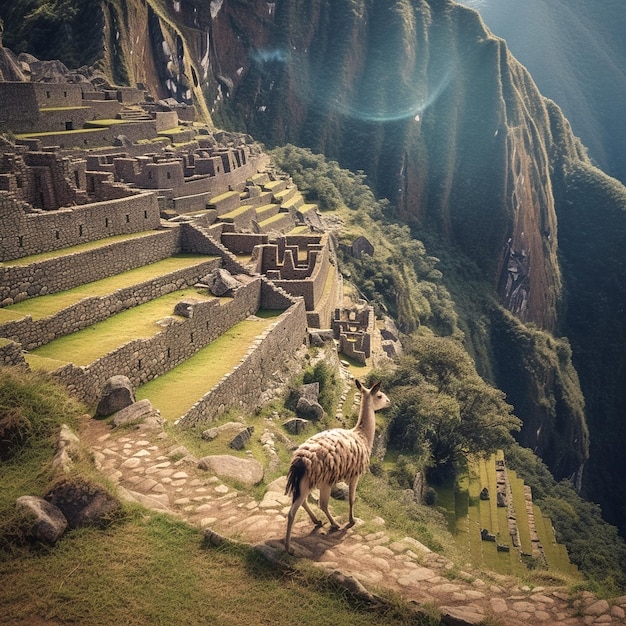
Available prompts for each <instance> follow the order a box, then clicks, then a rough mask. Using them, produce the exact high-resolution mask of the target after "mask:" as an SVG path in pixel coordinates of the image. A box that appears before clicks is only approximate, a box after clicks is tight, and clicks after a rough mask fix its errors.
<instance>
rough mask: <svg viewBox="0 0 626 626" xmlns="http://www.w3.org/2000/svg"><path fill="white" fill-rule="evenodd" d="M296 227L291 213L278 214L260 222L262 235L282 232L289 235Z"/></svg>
mask: <svg viewBox="0 0 626 626" xmlns="http://www.w3.org/2000/svg"><path fill="white" fill-rule="evenodd" d="M293 227H294V221H293V218H292V217H291V214H290V213H283V212H280V213H277V214H276V215H274V216H272V217H270V218H268V219H265V220H262V221H261V222H259V228H260V230H261V232H262V233H270V232H281V233H287V232H289V231H290V230H291V229H292V228H293Z"/></svg>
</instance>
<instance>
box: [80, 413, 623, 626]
mask: <svg viewBox="0 0 626 626" xmlns="http://www.w3.org/2000/svg"><path fill="white" fill-rule="evenodd" d="M81 437H82V439H83V441H85V443H86V444H87V445H88V446H89V447H90V448H91V450H92V451H93V455H94V459H95V461H96V464H97V467H98V468H99V470H100V471H101V472H103V473H104V474H105V475H106V476H107V477H108V478H109V479H110V480H111V481H113V482H114V483H116V484H117V485H118V487H119V488H120V492H121V493H122V495H123V496H124V497H126V498H127V499H130V500H134V501H137V502H139V503H141V504H143V505H145V506H146V507H148V508H150V509H154V510H157V511H162V512H167V513H170V514H173V515H176V516H178V517H180V518H182V519H184V520H186V521H187V522H189V523H190V524H194V525H196V526H198V527H200V528H202V529H211V530H213V531H215V532H216V533H218V534H219V535H221V536H223V537H226V538H230V539H236V540H240V541H244V542H246V543H249V544H252V545H257V544H261V545H265V546H266V547H268V546H269V547H270V548H274V549H276V550H277V553H276V554H277V555H278V556H280V555H281V554H284V553H282V550H283V544H282V537H283V534H284V532H285V526H286V513H287V510H288V508H289V504H290V499H289V498H288V497H286V496H285V495H284V485H285V481H284V478H281V479H278V480H276V481H274V482H273V483H272V484H270V485H269V486H268V488H267V490H266V493H265V495H264V497H263V499H262V500H261V501H260V502H259V501H257V500H255V499H254V498H253V497H251V496H250V495H247V494H244V493H240V492H238V491H236V490H235V489H233V488H232V487H229V486H227V485H226V484H224V483H223V482H222V481H221V480H220V479H219V478H217V477H216V476H214V475H211V474H210V473H208V472H205V471H202V470H199V469H198V468H197V460H196V459H193V458H192V457H190V456H189V455H188V453H187V451H186V450H185V449H184V448H182V447H181V446H180V445H179V444H178V443H177V442H175V441H174V440H173V439H172V438H171V437H170V436H169V435H168V434H167V433H166V432H164V431H163V429H162V428H161V427H160V426H157V427H155V426H150V427H148V426H142V427H139V428H135V429H128V428H117V429H112V428H111V427H110V426H109V425H108V424H106V423H104V422H101V421H97V420H94V419H87V418H85V421H84V423H83V425H82V428H81ZM266 445H267V447H268V448H270V453H271V438H270V441H269V442H267V443H266ZM377 522H378V523H379V526H380V530H379V531H378V532H375V533H372V534H369V535H366V536H361V535H360V534H359V533H358V532H355V531H356V529H357V528H358V526H357V527H355V528H352V529H341V530H339V531H337V532H334V533H328V532H327V531H325V530H324V527H322V528H321V529H318V530H314V529H313V528H312V525H311V523H310V521H309V519H308V516H307V515H306V514H304V512H303V511H302V510H301V511H300V512H299V514H298V516H297V519H296V523H295V524H294V530H293V539H292V542H293V546H294V549H295V550H296V554H297V555H298V556H299V557H302V558H307V559H309V560H311V561H312V562H314V563H316V564H317V565H318V566H319V567H321V568H323V569H325V570H327V571H328V572H331V573H332V572H335V571H339V572H340V573H341V574H343V575H345V576H350V577H352V578H354V579H356V580H357V581H359V582H360V583H361V584H362V585H364V586H365V587H366V588H367V589H369V590H375V589H376V588H379V589H381V588H387V589H390V590H393V591H395V592H397V593H399V594H400V595H401V596H402V597H403V598H404V599H406V600H412V601H415V602H417V603H419V604H423V603H429V604H431V605H434V606H437V607H438V608H439V609H440V610H441V613H442V617H443V620H444V623H446V624H479V623H480V622H481V621H483V620H484V619H485V618H487V617H491V618H492V620H493V623H495V624H502V625H503V626H522V625H523V626H528V625H535V624H546V625H549V624H562V625H563V626H574V625H591V624H626V619H625V609H626V596H624V597H621V598H617V599H615V600H614V601H612V602H611V603H609V602H607V601H605V600H597V599H596V598H594V597H593V596H592V595H591V594H589V593H584V594H583V595H582V596H580V597H579V598H577V599H576V600H573V599H572V598H571V597H570V596H569V594H568V592H567V590H566V589H564V588H547V587H546V588H539V587H535V588H534V589H530V588H528V587H519V586H518V585H517V583H516V582H513V581H512V579H509V578H507V577H504V576H496V577H495V578H494V579H493V580H496V581H497V583H495V584H494V583H493V580H490V581H489V582H485V581H483V580H481V579H479V578H476V577H474V576H472V575H470V574H464V573H461V574H460V575H459V573H458V571H456V570H455V574H454V575H453V574H452V572H451V570H452V568H453V564H452V563H451V562H450V561H448V559H446V558H445V557H443V556H440V555H438V554H435V553H433V552H431V551H430V550H429V549H428V548H427V547H426V546H424V545H422V544H421V543H420V542H419V541H417V540H415V539H413V538H411V537H406V538H404V539H402V540H401V541H392V540H391V539H390V537H389V536H388V535H387V533H386V531H385V523H384V520H382V519H379V520H377ZM326 528H328V527H327V526H326ZM286 558H288V557H286ZM455 619H456V620H457V621H455Z"/></svg>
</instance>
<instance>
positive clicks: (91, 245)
mask: <svg viewBox="0 0 626 626" xmlns="http://www.w3.org/2000/svg"><path fill="white" fill-rule="evenodd" d="M156 232H157V231H156V230H144V231H141V232H139V233H130V234H128V235H113V236H111V237H105V238H104V239H97V240H95V241H86V242H85V243H79V244H77V245H75V246H68V247H67V248H62V249H60V250H49V251H47V252H40V253H39V254H31V255H30V256H24V257H20V258H19V259H13V260H11V261H3V262H0V266H3V265H4V266H13V265H30V264H31V263H38V262H39V261H47V260H49V259H54V258H56V257H61V256H67V255H70V254H77V253H78V252H86V251H88V250H95V249H97V248H104V247H105V246H108V245H109V244H112V243H119V242H120V241H129V240H131V239H139V238H140V237H145V235H147V234H149V233H156Z"/></svg>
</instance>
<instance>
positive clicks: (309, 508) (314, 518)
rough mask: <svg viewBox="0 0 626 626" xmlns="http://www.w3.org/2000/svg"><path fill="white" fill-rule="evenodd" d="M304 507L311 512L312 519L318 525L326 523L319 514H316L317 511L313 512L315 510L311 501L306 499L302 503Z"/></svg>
mask: <svg viewBox="0 0 626 626" xmlns="http://www.w3.org/2000/svg"><path fill="white" fill-rule="evenodd" d="M302 508H303V509H304V510H305V511H306V512H307V513H308V514H309V517H310V518H311V521H312V522H313V523H314V524H315V525H316V526H321V525H322V524H323V523H324V522H322V520H321V519H319V518H318V517H317V515H315V513H313V511H312V510H311V507H310V506H309V503H308V502H307V501H306V500H305V501H304V502H303V503H302Z"/></svg>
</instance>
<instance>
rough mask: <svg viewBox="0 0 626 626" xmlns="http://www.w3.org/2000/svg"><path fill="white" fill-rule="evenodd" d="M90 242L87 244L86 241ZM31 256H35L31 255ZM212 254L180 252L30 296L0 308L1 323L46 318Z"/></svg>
mask: <svg viewBox="0 0 626 626" xmlns="http://www.w3.org/2000/svg"><path fill="white" fill-rule="evenodd" d="M85 245H87V244H85ZM29 258H32V257H29ZM212 258H213V257H210V256H206V255H199V254H178V255H175V256H171V257H168V258H167V259H163V260H162V261H157V262H156V263H150V264H149V265H144V266H142V267H137V268H135V269H132V270H128V271H126V272H122V273H121V274H116V275H115V276H109V277H107V278H103V279H101V280H96V281H94V282H92V283H87V284H85V285H80V286H78V287H74V288H73V289H68V290H67V291H62V292H60V293H54V294H50V295H46V296H39V297H37V298H29V299H28V300H24V301H22V302H19V303H17V304H12V305H11V306H8V307H5V308H2V309H0V323H3V322H8V321H10V320H15V319H21V318H22V317H24V316H26V315H30V316H31V317H32V318H33V319H34V320H38V319H43V318H44V317H48V316H50V315H54V314H55V313H59V312H60V311H62V310H63V309H65V308H67V307H69V306H72V305H73V304H76V303H77V302H80V301H81V300H83V299H85V298H90V297H93V296H106V295H108V294H111V293H113V292H115V291H117V290H118V289H124V288H126V287H131V286H132V285H137V284H139V283H143V282H146V281H149V280H152V279H154V278H157V277H159V276H162V275H164V274H168V273H170V272H175V271H177V270H181V269H185V268H188V267H193V266H194V265H198V264H199V263H204V262H206V261H209V260H211V259H212Z"/></svg>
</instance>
